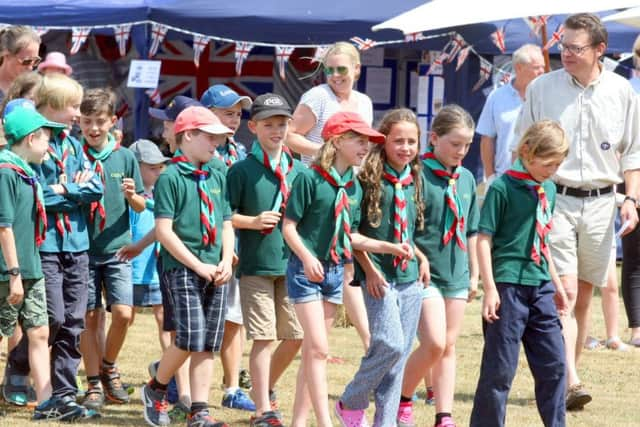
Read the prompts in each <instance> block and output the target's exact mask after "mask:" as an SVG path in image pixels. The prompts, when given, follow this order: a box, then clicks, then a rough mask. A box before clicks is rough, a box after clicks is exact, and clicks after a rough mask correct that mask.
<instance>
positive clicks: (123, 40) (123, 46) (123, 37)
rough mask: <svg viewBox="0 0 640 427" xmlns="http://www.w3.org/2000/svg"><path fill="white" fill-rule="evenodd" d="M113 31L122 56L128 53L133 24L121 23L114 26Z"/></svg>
mask: <svg viewBox="0 0 640 427" xmlns="http://www.w3.org/2000/svg"><path fill="white" fill-rule="evenodd" d="M113 33H114V35H115V37H116V42H117V43H118V52H120V56H125V55H126V54H127V41H128V40H129V34H130V33H131V24H121V25H116V26H115V27H113Z"/></svg>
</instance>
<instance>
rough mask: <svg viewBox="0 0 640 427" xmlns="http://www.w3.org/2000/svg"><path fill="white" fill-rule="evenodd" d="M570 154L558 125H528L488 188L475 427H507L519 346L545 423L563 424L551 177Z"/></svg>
mask: <svg viewBox="0 0 640 427" xmlns="http://www.w3.org/2000/svg"><path fill="white" fill-rule="evenodd" d="M568 152H569V143H568V141H567V139H566V136H565V133H564V131H563V130H562V128H561V127H560V126H559V125H558V124H557V123H555V122H552V121H550V120H542V121H539V122H537V123H535V124H533V125H532V126H531V127H530V128H529V129H528V130H527V131H526V132H525V134H524V136H523V137H522V140H521V141H520V143H519V145H518V150H517V153H518V159H517V160H516V161H515V163H514V164H513V165H512V166H511V169H509V170H508V171H507V172H506V173H505V174H504V175H503V176H501V177H500V178H498V179H496V180H495V181H494V182H493V184H491V187H489V191H488V192H487V196H486V198H485V201H484V204H483V205H482V213H481V215H480V224H479V225H478V231H479V233H480V235H479V237H478V257H479V261H480V272H481V274H482V287H483V288H484V300H483V303H482V317H483V318H484V320H485V322H486V323H485V326H486V327H485V333H484V350H483V353H482V365H481V367H480V378H479V379H478V388H477V389H476V393H475V398H474V402H473V410H472V412H471V422H470V425H471V426H472V427H476V426H487V427H488V426H491V427H495V426H498V427H500V426H503V425H504V420H505V413H506V406H507V397H508V394H509V389H510V388H511V382H512V381H513V377H514V376H515V373H516V369H517V367H518V354H519V352H520V342H521V341H522V343H523V344H524V349H525V354H526V356H527V361H528V362H529V368H530V369H531V373H532V374H533V380H534V382H535V394H536V403H537V406H538V412H539V413H540V417H541V418H542V422H543V424H544V425H545V426H553V427H560V426H564V425H565V378H566V368H565V350H564V340H563V338H562V328H561V325H560V318H559V317H558V314H559V313H560V314H561V315H562V314H563V312H564V311H565V310H566V308H567V306H568V301H567V295H566V293H565V291H564V288H563V287H562V282H561V281H560V277H559V276H558V274H557V273H556V270H555V267H554V265H553V261H552V259H551V255H550V251H549V232H550V230H551V216H552V212H553V208H554V205H555V196H556V188H555V185H554V184H553V182H552V181H551V180H549V178H551V176H552V175H553V174H554V173H555V172H556V171H557V170H558V167H559V166H560V164H561V163H562V162H563V161H564V159H565V157H566V156H567V153H568ZM554 300H555V301H554ZM436 399H437V396H436Z"/></svg>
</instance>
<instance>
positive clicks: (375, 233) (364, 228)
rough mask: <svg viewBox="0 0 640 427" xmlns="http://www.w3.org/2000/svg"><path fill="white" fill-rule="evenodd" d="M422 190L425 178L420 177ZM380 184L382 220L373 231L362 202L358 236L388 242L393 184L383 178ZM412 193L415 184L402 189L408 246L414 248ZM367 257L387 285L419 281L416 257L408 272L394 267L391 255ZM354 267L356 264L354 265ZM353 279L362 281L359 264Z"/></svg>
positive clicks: (413, 203)
mask: <svg viewBox="0 0 640 427" xmlns="http://www.w3.org/2000/svg"><path fill="white" fill-rule="evenodd" d="M420 179H421V180H422V183H423V184H422V185H423V188H424V177H420ZM381 182H382V199H381V200H380V208H381V210H382V220H381V221H380V226H379V227H377V228H374V227H372V226H371V224H370V223H369V220H368V218H367V206H366V201H365V200H364V198H363V200H362V205H361V208H360V210H361V218H360V229H359V232H360V234H362V235H364V236H367V237H371V238H372V239H377V240H386V241H387V242H395V238H394V236H393V224H394V222H393V218H394V201H393V190H394V189H393V185H392V184H391V183H389V181H387V180H386V179H384V178H381ZM414 191H415V185H414V184H411V185H409V186H407V187H406V188H405V189H404V195H405V199H406V201H407V207H406V209H407V223H408V224H407V227H408V230H407V231H408V233H409V243H410V244H412V245H413V236H414V232H415V229H416V215H417V213H416V204H415V201H414V198H413V195H414ZM369 258H370V259H371V261H372V262H373V264H374V265H375V266H376V268H377V269H378V271H380V272H381V273H382V275H383V276H384V278H385V279H386V280H387V281H388V282H395V283H396V284H399V283H409V282H414V281H416V280H418V261H417V259H416V257H413V258H412V259H410V260H409V262H408V265H407V269H406V270H405V271H402V269H401V268H400V266H401V264H398V266H397V267H394V266H393V259H394V258H395V257H394V256H393V255H390V254H384V255H383V254H375V253H369ZM356 265H357V263H356ZM356 279H358V280H364V279H365V274H364V271H363V270H362V269H361V268H360V266H359V265H357V267H356Z"/></svg>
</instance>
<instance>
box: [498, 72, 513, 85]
mask: <svg viewBox="0 0 640 427" xmlns="http://www.w3.org/2000/svg"><path fill="white" fill-rule="evenodd" d="M500 81H501V82H502V83H504V84H507V83H509V82H510V81H511V73H509V72H506V71H504V72H502V77H500Z"/></svg>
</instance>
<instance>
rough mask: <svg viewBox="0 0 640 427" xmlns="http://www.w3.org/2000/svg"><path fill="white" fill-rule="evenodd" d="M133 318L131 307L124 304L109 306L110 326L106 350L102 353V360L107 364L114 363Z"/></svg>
mask: <svg viewBox="0 0 640 427" xmlns="http://www.w3.org/2000/svg"><path fill="white" fill-rule="evenodd" d="M132 316H133V307H131V306H130V305H124V304H113V305H112V306H111V325H110V326H109V332H108V333H107V341H106V348H105V352H104V360H105V361H106V362H109V363H112V364H113V363H115V362H116V360H117V359H118V354H119V353H120V350H121V349H122V346H123V344H124V340H125V338H126V337H127V330H128V329H129V325H130V324H131V318H132Z"/></svg>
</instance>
